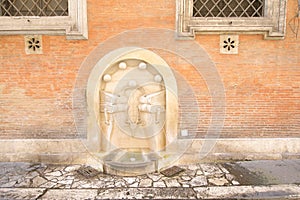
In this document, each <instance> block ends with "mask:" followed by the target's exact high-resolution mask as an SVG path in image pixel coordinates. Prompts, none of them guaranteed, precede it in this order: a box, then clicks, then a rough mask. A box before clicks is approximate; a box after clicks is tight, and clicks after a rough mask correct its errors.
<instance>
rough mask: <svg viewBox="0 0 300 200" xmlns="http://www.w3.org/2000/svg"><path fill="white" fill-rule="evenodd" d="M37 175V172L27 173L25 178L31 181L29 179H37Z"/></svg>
mask: <svg viewBox="0 0 300 200" xmlns="http://www.w3.org/2000/svg"><path fill="white" fill-rule="evenodd" d="M38 175H39V173H38V172H37V171H33V172H30V173H28V174H27V175H26V176H25V177H26V178H28V179H31V178H35V177H37V176H38Z"/></svg>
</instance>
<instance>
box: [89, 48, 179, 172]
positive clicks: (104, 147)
mask: <svg viewBox="0 0 300 200" xmlns="http://www.w3.org/2000/svg"><path fill="white" fill-rule="evenodd" d="M92 73H93V75H92V77H90V79H89V88H88V98H92V100H90V101H89V99H88V103H89V111H90V112H91V113H92V115H91V116H94V117H90V119H89V124H93V123H94V124H93V125H90V126H91V127H95V126H97V129H96V130H97V132H96V134H97V135H96V136H95V128H90V131H89V132H91V131H93V133H89V135H90V136H91V137H93V138H98V140H97V141H98V142H96V143H93V145H99V147H97V148H96V149H97V150H96V151H97V153H98V155H103V156H102V157H101V160H102V161H103V166H104V167H103V170H104V171H105V172H107V173H110V174H118V175H135V174H143V173H147V172H152V171H156V170H159V169H160V168H161V167H163V164H162V163H164V161H163V160H164V157H165V155H166V152H167V147H168V144H170V143H172V142H173V140H175V139H176V136H177V116H178V103H177V86H176V80H175V78H174V76H173V73H172V71H171V69H170V67H169V66H168V65H167V63H166V62H165V61H164V60H163V59H162V58H161V57H160V56H158V55H157V54H155V53H153V52H151V51H149V50H145V49H140V48H122V49H118V50H115V51H113V52H111V53H109V54H108V55H106V56H105V57H104V58H102V59H101V60H100V61H99V62H98V63H97V65H96V66H95V67H94V69H93V71H92Z"/></svg>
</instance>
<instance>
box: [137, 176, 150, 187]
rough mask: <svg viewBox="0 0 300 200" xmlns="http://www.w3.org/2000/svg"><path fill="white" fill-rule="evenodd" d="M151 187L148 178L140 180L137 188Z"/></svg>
mask: <svg viewBox="0 0 300 200" xmlns="http://www.w3.org/2000/svg"><path fill="white" fill-rule="evenodd" d="M151 186H152V180H151V179H149V178H146V179H141V181H140V184H139V187H151Z"/></svg>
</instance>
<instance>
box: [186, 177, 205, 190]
mask: <svg viewBox="0 0 300 200" xmlns="http://www.w3.org/2000/svg"><path fill="white" fill-rule="evenodd" d="M190 184H191V186H193V187H197V186H206V185H207V180H206V177H205V176H196V177H195V178H193V179H192V180H191V181H190Z"/></svg>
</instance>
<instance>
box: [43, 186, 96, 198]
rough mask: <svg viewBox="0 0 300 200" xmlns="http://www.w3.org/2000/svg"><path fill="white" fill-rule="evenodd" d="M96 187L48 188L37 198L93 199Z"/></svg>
mask: <svg viewBox="0 0 300 200" xmlns="http://www.w3.org/2000/svg"><path fill="white" fill-rule="evenodd" d="M96 196H97V189H84V190H80V189H76V190H74V189H59V190H57V189H56V190H54V189H50V190H47V192H46V193H45V194H44V195H43V196H42V197H40V198H39V199H45V200H62V199H95V197H96Z"/></svg>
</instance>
